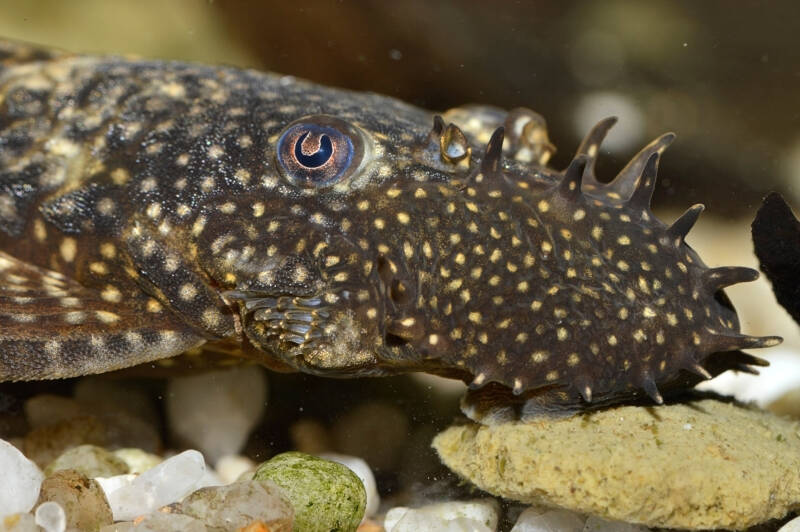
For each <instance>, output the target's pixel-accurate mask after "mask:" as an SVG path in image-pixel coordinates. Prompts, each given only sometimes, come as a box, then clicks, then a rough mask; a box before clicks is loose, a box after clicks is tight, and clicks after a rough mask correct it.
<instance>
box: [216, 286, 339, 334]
mask: <svg viewBox="0 0 800 532" xmlns="http://www.w3.org/2000/svg"><path fill="white" fill-rule="evenodd" d="M222 295H223V296H224V297H226V298H230V299H231V300H234V301H239V302H240V303H241V305H242V307H243V308H244V309H245V319H246V320H247V319H251V320H253V321H255V322H257V325H256V327H257V328H258V329H263V330H262V331H260V332H261V333H262V334H263V335H264V336H265V337H266V338H272V339H276V340H278V341H281V342H287V343H290V344H294V345H296V346H309V345H310V344H312V343H313V342H314V341H316V340H318V339H319V338H321V337H322V334H323V329H324V327H325V324H326V323H327V321H328V320H329V319H330V317H331V314H330V312H329V311H328V310H326V308H325V307H324V306H322V299H320V298H318V297H311V298H305V297H293V296H277V297H275V296H272V295H266V294H264V293H263V292H259V291H250V290H228V291H226V292H223V294H222ZM258 324H261V327H258Z"/></svg>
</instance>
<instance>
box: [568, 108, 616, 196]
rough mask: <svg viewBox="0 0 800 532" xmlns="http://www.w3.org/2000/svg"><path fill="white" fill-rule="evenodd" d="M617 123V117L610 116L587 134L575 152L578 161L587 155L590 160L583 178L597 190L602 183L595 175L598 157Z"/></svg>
mask: <svg viewBox="0 0 800 532" xmlns="http://www.w3.org/2000/svg"><path fill="white" fill-rule="evenodd" d="M616 123H617V117H616V116H610V117H608V118H605V119H603V120H601V121H600V122H598V123H597V124H596V125H595V126H594V127H593V128H592V129H591V130H590V131H589V133H587V134H586V136H585V137H584V138H583V141H582V142H581V145H580V146H578V150H577V151H576V152H575V158H576V159H577V158H578V156H580V155H586V156H587V157H588V159H589V162H588V164H587V165H586V170H585V173H584V176H583V179H584V183H585V184H587V185H589V187H591V188H593V189H596V188H598V187H599V186H601V183H600V182H599V181H598V180H597V175H596V174H595V170H594V169H595V163H596V162H597V156H598V155H599V153H600V146H601V145H602V143H603V140H604V139H605V138H606V135H607V134H608V132H609V130H610V129H611V128H612V127H613V126H614V124H616Z"/></svg>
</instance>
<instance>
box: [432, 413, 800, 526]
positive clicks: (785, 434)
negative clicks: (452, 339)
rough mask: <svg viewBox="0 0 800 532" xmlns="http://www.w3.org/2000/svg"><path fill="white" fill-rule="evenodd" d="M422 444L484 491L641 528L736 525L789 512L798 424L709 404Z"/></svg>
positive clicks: (796, 499) (467, 428) (464, 432)
mask: <svg viewBox="0 0 800 532" xmlns="http://www.w3.org/2000/svg"><path fill="white" fill-rule="evenodd" d="M433 447H434V448H435V449H436V450H437V451H438V453H439V456H440V457H441V459H442V461H443V462H444V463H445V464H446V465H447V466H448V467H449V468H450V469H452V470H453V471H455V472H456V473H458V474H460V475H461V476H463V477H465V478H467V479H469V480H471V481H472V482H473V483H474V484H476V485H477V486H478V487H480V488H482V489H484V490H486V491H488V492H489V493H493V494H495V495H500V496H503V497H506V498H509V499H514V500H517V501H522V502H525V503H530V504H546V505H551V506H559V507H563V508H568V509H571V510H574V511H577V512H582V513H588V514H594V515H598V516H600V517H604V518H606V519H615V520H620V521H626V522H630V523H640V524H644V525H647V526H650V527H667V528H685V529H714V528H726V529H743V528H747V527H749V526H752V525H755V524H758V523H761V522H763V521H766V520H768V519H771V518H778V517H783V516H784V515H785V514H786V513H788V512H789V511H791V510H794V509H798V508H800V424H798V423H796V422H791V421H788V420H785V419H781V418H779V417H777V416H775V415H773V414H770V413H767V412H763V411H760V410H756V409H752V408H746V407H742V406H738V405H733V404H728V403H723V402H720V401H715V400H711V399H706V400H701V401H696V402H692V403H688V404H676V405H669V406H662V407H653V408H642V407H634V406H623V407H618V408H614V409H609V410H603V411H599V412H594V413H591V414H586V415H581V416H574V417H570V418H566V419H541V420H537V421H533V422H527V423H520V422H512V423H505V424H499V425H495V426H482V425H477V424H468V425H463V426H454V427H450V428H448V429H447V430H445V431H443V432H442V433H440V434H439V435H438V436H437V437H436V438H435V439H434V441H433Z"/></svg>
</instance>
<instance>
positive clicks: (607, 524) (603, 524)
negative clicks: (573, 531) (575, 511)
mask: <svg viewBox="0 0 800 532" xmlns="http://www.w3.org/2000/svg"><path fill="white" fill-rule="evenodd" d="M648 530H650V529H649V528H647V527H646V526H644V525H633V524H631V523H623V522H622V521H606V520H605V519H601V518H599V517H595V516H589V518H588V519H586V525H585V526H584V527H583V532H647V531H648Z"/></svg>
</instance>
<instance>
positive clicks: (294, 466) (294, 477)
mask: <svg viewBox="0 0 800 532" xmlns="http://www.w3.org/2000/svg"><path fill="white" fill-rule="evenodd" d="M253 478H254V479H255V480H270V481H272V482H274V483H275V484H277V485H278V486H280V487H281V488H282V489H283V490H284V492H285V494H286V497H287V498H288V499H289V501H291V503H292V506H293V507H294V512H295V513H294V528H293V530H294V532H328V531H331V532H353V531H355V530H356V528H358V525H359V523H361V519H362V518H363V517H364V510H365V508H366V506H367V493H366V491H365V490H364V485H363V484H362V483H361V479H359V478H358V476H356V474H355V473H353V472H352V471H350V469H348V468H347V467H345V466H343V465H342V464H339V463H336V462H331V461H330V460H323V459H322V458H317V457H316V456H312V455H310V454H305V453H298V452H288V453H282V454H279V455H276V456H274V457H273V458H271V459H270V460H268V461H266V462H264V463H262V464H261V465H259V466H258V468H257V469H256V472H255V474H254V475H253Z"/></svg>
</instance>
